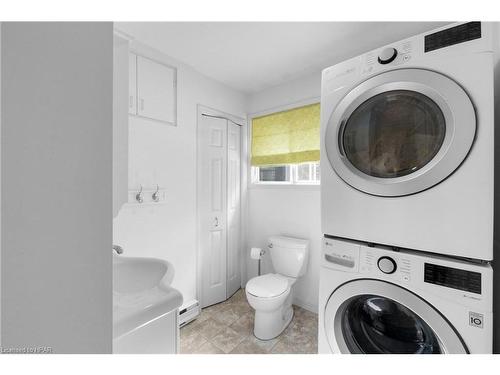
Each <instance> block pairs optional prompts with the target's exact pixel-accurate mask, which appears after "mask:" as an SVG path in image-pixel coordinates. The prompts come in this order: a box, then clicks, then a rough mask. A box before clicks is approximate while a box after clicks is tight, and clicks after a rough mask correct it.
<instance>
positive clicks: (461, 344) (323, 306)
mask: <svg viewBox="0 0 500 375" xmlns="http://www.w3.org/2000/svg"><path fill="white" fill-rule="evenodd" d="M320 272H321V274H320V292H319V297H320V300H319V334H318V340H319V352H320V353H386V354H388V353H406V354H410V353H416V354H417V353H418V354H427V353H429V354H431V353H434V354H437V353H492V347H493V321H492V320H493V314H492V303H493V302H492V299H493V298H492V289H493V285H492V283H493V280H492V278H493V272H492V269H491V266H490V265H489V264H488V263H482V264H481V263H477V264H476V263H472V262H464V261H462V260H456V259H451V258H449V257H438V256H430V255H428V254H427V255H426V254H422V253H417V252H404V251H400V252H396V251H393V250H390V249H388V248H381V247H368V246H366V245H363V244H361V243H358V242H355V241H345V240H338V239H330V238H325V239H324V241H323V253H322V264H321V271H320Z"/></svg>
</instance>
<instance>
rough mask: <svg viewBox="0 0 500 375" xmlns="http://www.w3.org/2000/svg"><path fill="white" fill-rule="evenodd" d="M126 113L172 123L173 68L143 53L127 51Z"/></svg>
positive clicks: (175, 109)
mask: <svg viewBox="0 0 500 375" xmlns="http://www.w3.org/2000/svg"><path fill="white" fill-rule="evenodd" d="M129 91H130V92H129V113H130V114H131V115H135V116H140V117H144V118H148V119H151V120H156V121H161V122H165V123H168V124H171V125H175V124H176V122H177V118H176V117H177V108H176V107H177V100H176V99H177V98H176V96H177V71H176V69H175V68H172V67H170V66H167V65H164V64H161V63H158V62H156V61H153V60H151V59H148V58H146V57H143V56H139V55H135V54H130V59H129Z"/></svg>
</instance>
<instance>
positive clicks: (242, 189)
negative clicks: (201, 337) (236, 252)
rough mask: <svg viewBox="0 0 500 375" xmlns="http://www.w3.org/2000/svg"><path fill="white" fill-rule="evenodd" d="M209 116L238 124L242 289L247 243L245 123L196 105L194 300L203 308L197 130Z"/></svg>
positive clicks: (225, 113)
mask: <svg viewBox="0 0 500 375" xmlns="http://www.w3.org/2000/svg"><path fill="white" fill-rule="evenodd" d="M203 114H206V115H210V116H219V117H224V118H227V119H229V120H231V121H233V122H235V123H237V124H240V125H241V127H242V129H241V135H240V136H241V139H240V141H241V150H240V165H241V168H240V252H241V253H240V273H241V277H240V279H241V287H244V285H245V284H244V282H245V281H246V274H245V273H244V272H243V270H245V269H246V258H245V256H244V249H245V244H246V241H247V238H246V232H244V231H243V228H246V227H247V221H248V220H247V212H248V208H247V177H246V176H247V169H248V163H247V158H246V156H245V155H247V153H248V145H247V143H248V142H247V121H246V119H245V117H244V116H237V115H233V114H230V113H227V112H224V111H220V110H218V109H214V108H211V107H208V106H205V105H203V104H198V105H197V117H196V299H197V300H198V302H199V303H200V306H203V301H202V298H203V295H202V278H203V270H202V264H201V255H202V254H201V249H202V244H201V236H200V230H201V227H200V216H201V213H200V204H199V202H200V199H201V190H200V182H201V172H200V165H201V153H200V147H201V146H202V145H201V140H200V137H199V128H200V126H201V124H202V121H201V120H202V115H203Z"/></svg>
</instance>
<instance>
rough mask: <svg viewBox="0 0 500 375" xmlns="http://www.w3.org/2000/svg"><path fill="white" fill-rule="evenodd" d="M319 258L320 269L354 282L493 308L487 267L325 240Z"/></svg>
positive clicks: (382, 247)
mask: <svg viewBox="0 0 500 375" xmlns="http://www.w3.org/2000/svg"><path fill="white" fill-rule="evenodd" d="M321 255H322V259H321V266H322V267H325V268H329V269H332V270H335V271H334V272H337V271H342V274H345V273H352V274H356V275H355V276H353V277H355V278H366V279H377V280H386V281H388V282H391V283H394V284H397V285H401V286H402V287H406V288H411V289H412V290H425V291H427V292H429V293H433V294H436V295H439V296H442V297H443V298H451V299H455V300H460V301H462V302H461V303H463V304H464V305H470V306H476V305H477V304H478V303H486V305H488V306H490V305H492V299H491V293H484V291H491V288H492V285H493V271H492V268H491V265H489V264H474V263H471V262H466V261H463V260H459V259H450V258H449V257H442V256H438V255H435V254H429V253H422V252H418V251H411V250H404V249H402V250H400V251H395V250H394V249H392V248H390V247H387V246H382V245H373V246H372V245H369V244H367V243H363V242H358V241H352V240H345V239H337V238H326V237H325V238H324V239H323V251H322V254H321ZM339 275H341V274H339ZM488 308H489V307H488Z"/></svg>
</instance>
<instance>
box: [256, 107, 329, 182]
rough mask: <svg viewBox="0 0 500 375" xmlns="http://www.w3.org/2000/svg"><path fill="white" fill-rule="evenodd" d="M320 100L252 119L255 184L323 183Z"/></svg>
mask: <svg viewBox="0 0 500 375" xmlns="http://www.w3.org/2000/svg"><path fill="white" fill-rule="evenodd" d="M319 116H320V107H319V103H317V104H312V105H307V106H303V107H299V108H294V109H291V110H287V111H283V112H277V113H272V114H269V115H265V116H259V117H255V118H253V119H252V145H251V150H252V158H251V165H252V169H251V173H252V178H251V181H252V183H254V184H302V185H317V184H319V143H320V142H319V123H320V121H319V118H320V117H319Z"/></svg>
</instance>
